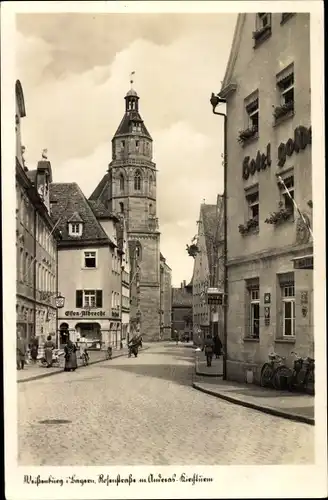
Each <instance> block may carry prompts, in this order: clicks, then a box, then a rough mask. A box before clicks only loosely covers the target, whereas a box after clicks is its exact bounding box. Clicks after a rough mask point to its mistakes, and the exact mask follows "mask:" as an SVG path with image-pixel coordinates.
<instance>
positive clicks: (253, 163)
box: [243, 143, 271, 181]
mask: <svg viewBox="0 0 328 500" xmlns="http://www.w3.org/2000/svg"><path fill="white" fill-rule="evenodd" d="M270 165H271V145H270V143H269V144H268V145H267V149H266V154H264V153H262V154H261V152H260V151H258V152H257V155H256V159H252V160H250V157H249V156H246V157H245V158H244V161H243V179H244V180H245V181H246V180H247V179H248V177H249V176H250V175H254V174H255V172H259V171H260V170H265V169H266V168H267V167H270Z"/></svg>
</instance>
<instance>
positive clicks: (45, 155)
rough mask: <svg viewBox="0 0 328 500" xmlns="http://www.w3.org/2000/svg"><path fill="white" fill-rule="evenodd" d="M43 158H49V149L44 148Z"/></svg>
mask: <svg viewBox="0 0 328 500" xmlns="http://www.w3.org/2000/svg"><path fill="white" fill-rule="evenodd" d="M42 159H43V160H47V159H48V150H47V149H43V150H42Z"/></svg>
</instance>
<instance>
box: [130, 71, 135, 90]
mask: <svg viewBox="0 0 328 500" xmlns="http://www.w3.org/2000/svg"><path fill="white" fill-rule="evenodd" d="M135 74H136V72H135V71H131V73H130V84H131V90H133V83H134V78H133V76H134V75H135Z"/></svg>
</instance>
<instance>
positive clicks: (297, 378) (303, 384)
mask: <svg viewBox="0 0 328 500" xmlns="http://www.w3.org/2000/svg"><path fill="white" fill-rule="evenodd" d="M291 354H293V355H294V356H295V357H296V359H295V361H294V367H293V374H292V376H291V378H290V381H289V386H288V389H289V390H290V391H292V390H294V389H303V390H306V389H307V387H308V384H314V359H313V358H310V357H309V356H306V357H305V358H302V357H301V356H299V355H298V354H297V353H296V352H294V351H292V352H291ZM302 373H303V377H301V374H302Z"/></svg>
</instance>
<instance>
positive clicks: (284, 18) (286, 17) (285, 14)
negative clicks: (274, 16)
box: [280, 12, 295, 24]
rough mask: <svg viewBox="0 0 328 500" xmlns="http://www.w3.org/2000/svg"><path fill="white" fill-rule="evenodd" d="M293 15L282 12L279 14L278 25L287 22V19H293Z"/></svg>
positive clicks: (293, 13) (292, 13)
mask: <svg viewBox="0 0 328 500" xmlns="http://www.w3.org/2000/svg"><path fill="white" fill-rule="evenodd" d="M294 15H295V12H283V13H282V14H281V21H280V24H284V23H285V22H286V21H288V19H290V18H291V17H293V16H294Z"/></svg>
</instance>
